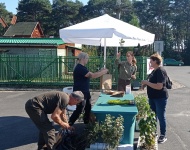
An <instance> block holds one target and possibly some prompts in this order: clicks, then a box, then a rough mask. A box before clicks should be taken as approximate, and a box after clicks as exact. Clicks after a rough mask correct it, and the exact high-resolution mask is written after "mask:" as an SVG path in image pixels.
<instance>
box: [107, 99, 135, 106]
mask: <svg viewBox="0 0 190 150" xmlns="http://www.w3.org/2000/svg"><path fill="white" fill-rule="evenodd" d="M107 103H108V104H112V105H131V104H134V101H133V100H120V99H115V100H109V101H108V102H107Z"/></svg>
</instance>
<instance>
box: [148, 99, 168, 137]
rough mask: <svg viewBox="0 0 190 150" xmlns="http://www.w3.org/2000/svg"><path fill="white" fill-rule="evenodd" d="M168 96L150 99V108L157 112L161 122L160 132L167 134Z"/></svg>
mask: <svg viewBox="0 0 190 150" xmlns="http://www.w3.org/2000/svg"><path fill="white" fill-rule="evenodd" d="M167 100H168V99H167V98H159V99H149V105H150V108H151V109H152V110H153V111H154V112H155V114H156V118H158V120H159V124H160V134H161V135H166V104H167Z"/></svg>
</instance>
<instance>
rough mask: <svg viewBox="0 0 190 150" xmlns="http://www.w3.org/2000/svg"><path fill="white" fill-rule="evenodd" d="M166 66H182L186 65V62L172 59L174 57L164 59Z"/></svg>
mask: <svg viewBox="0 0 190 150" xmlns="http://www.w3.org/2000/svg"><path fill="white" fill-rule="evenodd" d="M163 64H164V66H182V65H184V62H182V61H177V60H175V59H172V58H167V59H164V63H163Z"/></svg>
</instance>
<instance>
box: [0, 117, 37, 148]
mask: <svg viewBox="0 0 190 150" xmlns="http://www.w3.org/2000/svg"><path fill="white" fill-rule="evenodd" d="M37 136H38V130H37V128H36V127H35V125H34V124H33V122H32V121H31V120H30V119H29V118H26V117H21V116H6V117H0V149H1V150H3V149H9V148H14V147H19V146H22V145H26V144H31V143H36V142H37V139H38V137H37Z"/></svg>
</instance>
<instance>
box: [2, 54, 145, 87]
mask: <svg viewBox="0 0 190 150" xmlns="http://www.w3.org/2000/svg"><path fill="white" fill-rule="evenodd" d="M103 59H104V58H103V57H90V59H89V62H88V64H87V68H88V69H89V70H90V71H91V72H96V71H98V70H99V69H101V68H102V67H103V66H104V60H103ZM124 59H126V58H125V57H122V60H124ZM75 60H76V58H75V57H62V56H58V57H53V56H44V57H43V56H22V55H0V68H1V69H0V85H1V86H12V85H19V86H28V87H32V86H41V87H42V86H43V87H46V86H52V87H54V86H59V87H65V86H70V85H73V77H72V72H73V68H74V66H75ZM114 61H115V57H107V58H106V68H108V69H109V73H110V74H112V76H113V78H112V83H113V89H116V83H117V76H118V70H117V66H116V65H115V64H114ZM137 68H138V73H137V80H142V79H145V78H146V57H137ZM99 87H100V78H97V79H91V88H92V89H94V90H95V89H99Z"/></svg>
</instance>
